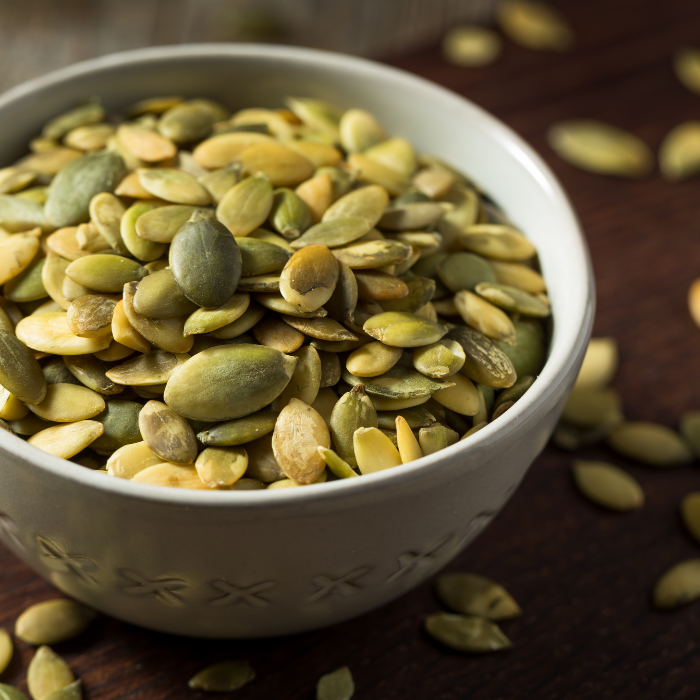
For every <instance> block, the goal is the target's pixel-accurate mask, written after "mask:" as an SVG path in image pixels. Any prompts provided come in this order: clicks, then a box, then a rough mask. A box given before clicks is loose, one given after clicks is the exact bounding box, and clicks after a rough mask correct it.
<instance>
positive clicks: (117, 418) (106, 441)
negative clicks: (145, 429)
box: [90, 399, 143, 454]
mask: <svg viewBox="0 0 700 700" xmlns="http://www.w3.org/2000/svg"><path fill="white" fill-rule="evenodd" d="M141 408H142V406H141V404H140V403H136V401H123V400H120V399H116V400H112V401H108V402H107V406H106V408H105V410H104V411H102V413H98V414H97V415H96V416H95V420H96V421H99V422H100V423H102V425H103V426H104V432H103V433H102V435H100V436H99V437H98V438H97V439H96V440H95V441H94V442H93V443H92V444H91V445H90V447H91V448H92V449H94V450H96V451H97V452H99V453H100V454H104V453H107V454H111V453H112V452H114V451H115V450H118V449H119V448H120V447H123V446H124V445H132V444H134V443H137V442H141V440H143V437H142V436H141V431H140V429H139V414H140V412H141Z"/></svg>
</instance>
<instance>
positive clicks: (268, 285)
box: [236, 272, 280, 293]
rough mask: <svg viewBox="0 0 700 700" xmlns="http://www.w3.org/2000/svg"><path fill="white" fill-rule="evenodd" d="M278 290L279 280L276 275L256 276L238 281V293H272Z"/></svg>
mask: <svg viewBox="0 0 700 700" xmlns="http://www.w3.org/2000/svg"><path fill="white" fill-rule="evenodd" d="M279 290H280V278H279V275H278V274H276V273H274V272H273V273H272V274H269V275H256V276H255V277H241V279H240V280H238V287H237V288H236V291H238V292H263V293H265V292H272V293H278V292H279Z"/></svg>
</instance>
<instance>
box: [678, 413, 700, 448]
mask: <svg viewBox="0 0 700 700" xmlns="http://www.w3.org/2000/svg"><path fill="white" fill-rule="evenodd" d="M680 433H681V435H682V436H683V437H684V438H685V441H686V442H687V443H688V445H689V446H690V447H691V448H692V450H693V452H694V453H695V456H696V457H697V458H700V411H689V412H688V413H684V414H683V415H682V416H681V422H680Z"/></svg>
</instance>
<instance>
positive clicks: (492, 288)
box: [476, 282, 550, 318]
mask: <svg viewBox="0 0 700 700" xmlns="http://www.w3.org/2000/svg"><path fill="white" fill-rule="evenodd" d="M476 292H477V294H478V295H479V296H481V297H483V298H484V299H488V300H489V301H490V302H492V303H493V304H495V305H496V306H500V307H501V308H503V309H506V310H507V311H510V312H511V313H516V314H522V315H523V316H534V317H536V318H545V317H547V316H549V314H550V310H549V304H546V303H544V302H543V301H542V300H541V299H540V298H539V297H536V296H535V295H534V294H529V293H528V292H523V291H522V290H520V289H517V288H516V287H509V286H508V285H505V284H488V283H485V282H482V283H480V284H477V285H476Z"/></svg>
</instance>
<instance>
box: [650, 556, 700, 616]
mask: <svg viewBox="0 0 700 700" xmlns="http://www.w3.org/2000/svg"><path fill="white" fill-rule="evenodd" d="M653 597H654V605H655V606H656V607H657V608H661V609H667V608H679V607H681V606H682V605H687V604H688V603H692V602H693V601H694V600H697V599H698V598H699V597H700V559H687V560H686V561H682V562H680V563H679V564H676V565H675V566H672V567H671V568H670V569H669V570H668V571H666V573H664V575H663V576H662V577H661V578H660V579H659V580H658V581H657V582H656V585H655V586H654V594H653Z"/></svg>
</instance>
